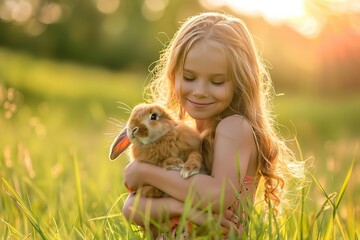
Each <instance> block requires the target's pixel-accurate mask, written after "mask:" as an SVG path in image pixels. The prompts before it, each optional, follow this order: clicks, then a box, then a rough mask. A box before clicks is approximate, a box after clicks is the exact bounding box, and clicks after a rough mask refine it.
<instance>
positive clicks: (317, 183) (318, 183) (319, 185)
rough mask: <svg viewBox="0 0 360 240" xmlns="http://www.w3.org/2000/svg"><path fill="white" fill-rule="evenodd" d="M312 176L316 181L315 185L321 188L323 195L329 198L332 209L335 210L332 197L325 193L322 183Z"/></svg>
mask: <svg viewBox="0 0 360 240" xmlns="http://www.w3.org/2000/svg"><path fill="white" fill-rule="evenodd" d="M310 176H311V178H312V179H313V180H314V182H315V184H316V185H317V186H318V187H319V189H320V191H321V192H322V194H324V196H325V197H326V198H327V200H328V201H329V204H330V205H331V207H332V208H333V209H335V205H334V203H333V201H332V200H331V197H330V196H329V195H328V194H327V193H326V192H325V189H324V188H323V187H322V186H321V184H320V182H319V181H318V180H317V179H316V178H315V177H314V176H313V175H312V174H311V173H310Z"/></svg>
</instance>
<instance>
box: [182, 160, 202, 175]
mask: <svg viewBox="0 0 360 240" xmlns="http://www.w3.org/2000/svg"><path fill="white" fill-rule="evenodd" d="M199 172H200V169H199V166H198V165H196V164H187V163H185V165H184V167H183V168H182V169H181V171H180V174H181V176H182V177H183V178H185V179H186V178H188V177H191V176H192V175H195V174H198V173H199Z"/></svg>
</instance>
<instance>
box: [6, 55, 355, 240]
mask: <svg viewBox="0 0 360 240" xmlns="http://www.w3.org/2000/svg"><path fill="white" fill-rule="evenodd" d="M4 59H6V60H7V61H4ZM0 61H1V63H2V64H1V65H0V176H1V181H0V185H1V191H0V236H1V239H146V238H149V236H150V233H149V232H146V231H144V230H143V229H142V228H140V227H138V226H136V225H133V224H130V223H129V222H128V221H126V220H125V219H124V216H123V215H122V214H121V209H122V205H123V202H124V200H125V198H126V196H127V191H126V189H125V187H124V186H123V180H122V171H123V169H124V166H125V165H126V163H127V159H126V157H121V158H120V160H118V161H116V162H111V161H108V159H107V156H108V149H109V146H110V143H111V142H112V140H113V137H115V135H116V133H117V131H118V130H119V126H116V125H114V124H112V123H109V119H110V118H116V119H119V120H126V118H127V115H126V114H124V112H123V110H121V109H118V108H117V107H118V103H117V101H121V102H126V103H127V104H129V105H130V106H133V105H135V104H136V103H137V102H140V101H141V90H142V85H143V80H144V79H145V78H146V76H145V75H141V74H130V73H116V72H109V71H107V70H104V69H96V68H95V69H92V70H89V69H88V68H86V67H83V66H79V65H75V64H68V63H65V64H64V63H56V62H49V61H43V60H39V59H34V58H32V57H30V56H26V55H23V54H15V53H12V52H10V51H4V50H1V49H0ZM79 78H81V80H79ZM78 80H79V81H78ZM129 80H131V81H129ZM68 89H71V91H70V90H69V91H67V90H68ZM321 101H322V102H321V104H318V103H317V102H318V98H317V97H314V96H306V98H302V97H301V96H295V97H291V96H285V98H284V99H282V98H279V99H278V100H277V114H279V121H280V123H281V124H282V125H284V127H282V130H283V131H284V134H285V135H288V136H290V137H291V136H293V135H296V137H297V138H298V139H299V142H300V145H301V146H302V149H303V150H301V151H299V152H298V156H299V158H304V159H306V158H309V157H313V159H314V160H313V162H314V169H313V171H312V172H311V173H312V176H311V178H310V179H311V184H309V185H308V186H307V187H306V188H304V189H303V190H302V192H301V193H300V194H301V195H300V196H298V199H299V204H298V207H297V208H296V209H292V211H288V212H286V213H285V214H284V215H283V216H282V217H280V218H275V217H274V216H273V215H272V214H271V212H270V214H268V215H267V216H268V218H264V216H265V215H266V214H265V213H264V212H263V211H262V208H261V207H260V205H261V202H259V203H257V204H256V205H255V206H254V207H253V208H249V209H246V211H247V213H248V215H249V218H250V222H249V224H248V225H246V226H245V231H244V238H245V239H246V238H247V239H359V238H360V231H359V229H360V216H359V214H360V206H359V204H358V203H359V202H360V182H359V181H358V179H357V176H358V175H359V174H360V166H359V164H358V159H359V151H358V150H357V147H356V145H357V142H359V135H360V134H359V125H358V123H359V122H360V118H359V115H358V113H359V112H360V111H358V110H359V109H360V98H359V97H358V96H352V97H349V98H344V99H339V101H336V102H335V101H334V100H333V99H330V100H327V99H321ZM120 107H121V106H120ZM336 113H339V115H341V116H338V115H337V114H336ZM290 120H291V121H292V122H293V125H292V124H291V123H290ZM292 129H294V130H292ZM295 130H296V131H297V133H295ZM292 147H294V150H295V151H296V149H298V147H297V146H296V144H295V145H294V146H292ZM188 202H191V198H190V199H189V200H188ZM185 209H186V210H185V211H184V215H186V214H188V213H190V212H191V206H190V203H187V204H186V205H185ZM203 213H205V214H208V217H209V219H208V226H205V228H206V229H209V230H208V232H207V234H205V235H203V236H201V237H198V239H208V238H209V237H210V236H211V237H213V238H215V237H216V236H221V231H220V230H219V229H220V228H219V224H218V222H217V221H216V218H214V216H212V214H210V213H209V212H208V211H207V209H204V211H203ZM145 215H146V213H144V217H145ZM153 224H157V223H155V222H153ZM157 226H160V224H157ZM186 227H187V225H186V221H185V218H183V219H182V221H181V224H180V228H179V229H180V230H181V229H182V228H186ZM201 230H202V231H203V230H204V229H197V228H195V230H194V231H195V232H196V231H201ZM194 234H195V233H194ZM230 239H237V238H236V237H235V235H234V234H233V233H231V234H230Z"/></svg>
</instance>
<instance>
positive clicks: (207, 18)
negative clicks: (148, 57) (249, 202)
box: [146, 13, 301, 207]
mask: <svg viewBox="0 0 360 240" xmlns="http://www.w3.org/2000/svg"><path fill="white" fill-rule="evenodd" d="M207 39H209V40H210V39H211V40H212V41H215V42H217V43H218V44H219V46H222V47H223V49H224V52H225V54H226V56H227V58H228V65H229V77H230V79H231V80H232V81H233V82H234V86H235V92H234V97H233V100H232V102H231V104H230V105H229V107H228V108H227V109H226V110H225V111H224V112H223V113H221V114H220V116H219V119H218V120H217V121H216V122H215V124H213V126H212V127H211V128H210V129H209V131H207V134H206V136H205V140H204V142H205V143H206V144H204V145H203V146H204V148H205V149H203V151H204V153H205V155H206V156H207V157H209V158H212V153H213V138H214V135H215V128H216V126H217V123H218V122H219V121H220V120H221V119H223V118H224V117H226V116H229V115H232V114H239V115H242V116H244V117H245V118H246V119H247V120H248V121H249V122H250V124H251V125H252V128H253V131H254V135H255V140H256V142H257V144H258V151H259V153H258V166H259V174H260V175H261V176H263V178H264V198H265V201H266V202H268V203H271V204H272V206H275V207H276V206H277V205H278V204H279V203H280V199H281V196H280V190H281V189H283V187H284V183H285V181H284V180H285V178H284V176H285V174H284V171H286V169H290V168H287V167H286V163H287V162H291V161H292V160H293V158H294V157H293V154H292V152H291V151H290V150H289V149H288V148H287V147H286V145H285V144H284V142H283V141H282V140H281V139H280V137H279V136H278V135H277V133H276V131H275V129H274V120H273V114H272V96H273V95H274V94H273V93H274V92H273V87H272V82H271V79H270V76H269V73H268V71H267V68H266V65H265V64H264V63H263V62H262V59H261V58H260V56H259V54H258V52H257V48H256V47H255V44H254V42H253V39H252V37H251V35H250V33H249V31H248V30H247V27H246V26H245V24H244V23H243V22H242V21H241V20H240V19H239V18H236V17H233V16H230V15H226V14H222V13H202V14H199V15H195V16H193V17H190V18H189V19H187V20H186V21H185V22H184V23H183V24H182V26H181V27H180V28H179V30H178V31H177V32H176V34H175V36H174V37H173V39H172V40H171V41H170V43H169V44H168V45H167V47H166V48H165V50H164V51H162V53H161V56H160V59H159V61H158V62H157V64H156V66H155V68H154V69H153V71H152V80H151V81H150V83H149V85H148V86H147V89H146V93H147V94H148V96H149V97H150V98H151V101H155V102H158V103H160V104H162V105H164V106H166V107H167V108H168V109H170V110H171V111H172V112H173V113H180V114H179V116H180V118H184V114H183V111H182V109H181V106H180V104H179V102H178V99H177V97H176V93H175V74H176V73H177V72H179V71H182V69H183V65H184V61H185V58H186V55H187V53H188V51H189V49H190V48H191V47H192V46H193V44H194V43H196V42H198V41H200V40H207ZM284 166H285V167H284ZM292 166H294V165H292ZM295 169H296V170H295V171H296V173H294V171H292V170H291V171H290V170H289V172H290V173H291V175H295V174H296V175H297V176H299V175H298V172H299V171H301V166H299V167H296V168H295Z"/></svg>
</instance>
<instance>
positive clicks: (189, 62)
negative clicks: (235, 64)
mask: <svg viewBox="0 0 360 240" xmlns="http://www.w3.org/2000/svg"><path fill="white" fill-rule="evenodd" d="M227 68H228V61H227V57H226V54H225V51H224V47H223V45H222V44H219V43H218V42H215V41H213V40H200V41H197V42H195V43H194V44H193V45H192V46H191V47H190V49H189V51H188V52H187V54H186V57H185V61H184V66H183V69H184V70H188V71H195V72H197V71H204V70H207V71H211V72H215V73H219V74H226V72H227Z"/></svg>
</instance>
